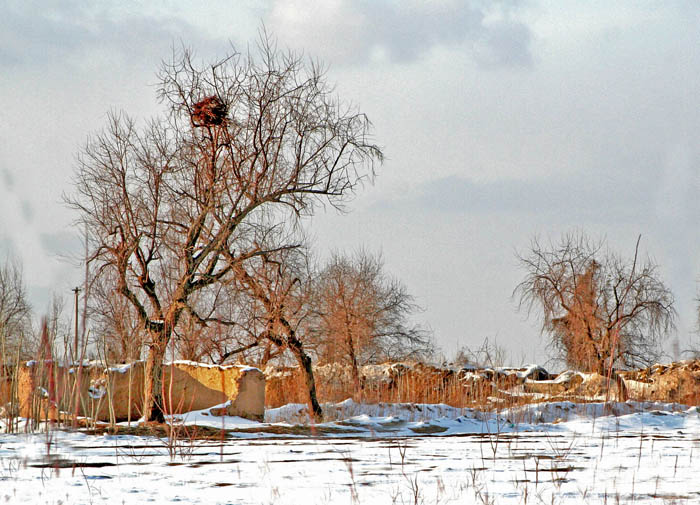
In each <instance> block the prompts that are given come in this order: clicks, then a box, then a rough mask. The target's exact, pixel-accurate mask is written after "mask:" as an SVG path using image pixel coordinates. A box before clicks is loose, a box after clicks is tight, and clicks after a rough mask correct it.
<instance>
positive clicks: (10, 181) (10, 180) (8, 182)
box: [2, 168, 15, 190]
mask: <svg viewBox="0 0 700 505" xmlns="http://www.w3.org/2000/svg"><path fill="white" fill-rule="evenodd" d="M2 180H3V182H4V183H5V188H6V189H10V190H11V189H12V188H13V187H14V185H15V178H14V177H13V176H12V174H11V173H10V171H9V170H8V169H6V168H3V169H2Z"/></svg>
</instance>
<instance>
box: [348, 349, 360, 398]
mask: <svg viewBox="0 0 700 505" xmlns="http://www.w3.org/2000/svg"><path fill="white" fill-rule="evenodd" d="M346 342H347V344H348V354H350V365H351V366H352V381H353V383H354V385H355V395H357V394H359V392H360V389H362V384H361V383H360V367H359V365H358V363H357V355H356V354H355V346H354V345H353V342H352V335H348V336H347V339H346ZM355 400H357V398H355Z"/></svg>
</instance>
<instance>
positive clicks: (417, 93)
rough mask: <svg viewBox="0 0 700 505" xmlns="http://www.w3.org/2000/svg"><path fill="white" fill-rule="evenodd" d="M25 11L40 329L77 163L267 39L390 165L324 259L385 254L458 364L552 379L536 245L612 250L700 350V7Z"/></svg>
mask: <svg viewBox="0 0 700 505" xmlns="http://www.w3.org/2000/svg"><path fill="white" fill-rule="evenodd" d="M94 3H95V4H99V6H86V5H85V4H88V2H82V1H78V0H76V1H67V0H56V1H32V0H20V1H14V0H9V1H5V2H3V4H2V7H0V121H1V125H2V129H1V130H0V132H1V133H0V216H1V217H0V249H1V250H0V254H3V253H10V254H13V255H15V256H17V257H19V258H21V260H22V262H23V265H24V271H25V278H26V281H27V284H28V285H29V289H30V292H31V297H32V303H33V305H34V307H35V309H36V311H37V312H39V313H41V312H42V311H44V310H45V309H46V306H47V304H48V299H49V297H50V294H51V293H52V292H56V293H59V294H61V295H65V296H66V297H68V296H70V289H71V288H72V287H73V286H74V285H76V284H78V283H79V282H80V281H79V279H80V270H79V269H78V268H76V267H75V266H74V265H72V264H71V263H70V262H66V261H65V260H64V259H63V256H65V255H70V254H71V253H72V254H75V253H76V251H79V250H80V241H79V239H78V233H77V232H76V230H74V229H73V228H72V226H71V222H72V220H73V219H74V217H75V216H73V215H72V214H71V211H69V210H68V209H67V208H65V206H64V205H63V204H62V194H63V193H69V192H71V191H72V186H71V177H72V173H73V168H74V160H75V155H76V153H77V152H78V151H79V149H80V148H81V146H82V145H83V144H84V143H85V140H86V138H87V136H88V135H89V134H90V133H91V132H94V131H96V130H98V129H100V128H101V127H102V126H103V125H104V124H105V121H106V115H107V112H108V111H111V110H122V109H123V110H125V111H127V112H129V113H130V114H131V115H133V116H137V117H144V118H146V117H149V116H153V115H155V114H158V113H159V111H160V110H161V108H160V106H159V104H158V103H157V101H156V98H155V90H154V87H153V84H154V83H155V81H156V79H155V72H156V70H157V68H158V66H159V63H160V61H161V60H162V59H164V58H167V57H168V55H169V54H170V52H171V48H172V47H173V46H179V45H180V44H183V43H184V44H185V45H187V46H190V47H191V48H193V49H195V51H196V52H197V54H198V56H200V57H201V58H202V59H203V60H212V59H213V58H216V57H221V56H223V55H225V54H226V53H227V51H229V50H230V46H231V44H232V45H234V46H236V47H238V48H245V46H246V44H248V43H251V42H253V41H254V40H255V37H256V32H257V30H258V29H259V27H260V26H261V23H264V25H265V26H266V27H267V29H268V30H269V31H270V32H272V33H273V34H274V35H275V36H276V37H277V38H278V39H279V41H280V43H281V44H283V45H286V46H289V47H292V48H294V49H299V50H302V51H304V53H305V54H308V55H310V56H313V57H318V58H320V59H321V60H322V61H324V62H325V63H326V64H327V65H328V66H329V71H328V78H329V81H330V82H332V83H335V84H336V88H337V91H338V94H339V95H340V96H341V97H342V98H344V99H345V100H347V101H351V102H352V103H354V104H357V105H358V106H359V108H360V109H361V110H363V111H364V112H366V113H367V115H368V116H369V118H370V119H371V120H372V122H373V123H374V126H375V137H376V140H377V142H378V143H379V144H381V145H382V146H383V148H384V151H385V154H386V156H387V160H386V162H385V164H384V165H383V166H382V167H381V168H380V170H379V171H378V177H377V179H376V181H375V182H374V184H371V185H369V184H368V185H366V186H365V188H364V189H363V190H362V191H361V192H360V193H359V194H358V195H357V197H356V198H355V200H354V201H353V202H352V203H351V205H350V206H349V209H350V211H351V212H350V213H349V214H347V215H338V214H337V213H335V212H331V211H328V212H327V213H321V214H319V215H318V216H316V217H315V218H314V220H313V222H312V223H309V229H310V230H311V233H312V234H313V236H314V237H315V244H316V247H317V250H318V251H319V252H320V254H321V255H327V254H328V253H329V251H331V250H334V249H335V250H340V251H344V250H349V251H351V250H354V249H356V248H358V247H361V246H363V247H365V248H367V249H369V250H370V251H378V252H381V253H382V254H383V256H384V259H385V263H386V267H387V269H388V270H389V271H390V272H391V273H392V274H393V275H395V276H396V277H398V278H399V279H401V280H402V281H403V282H404V283H405V284H406V286H407V287H408V289H409V291H410V292H411V293H412V294H413V295H414V296H415V297H416V299H417V301H418V303H419V304H420V305H422V306H423V307H424V308H425V311H424V312H423V313H422V314H420V315H419V316H418V319H419V320H420V321H422V322H424V323H425V324H426V325H428V326H429V327H431V328H432V329H433V331H434V333H435V337H436V341H437V343H438V344H439V345H440V346H441V347H442V349H443V351H444V353H445V354H446V355H447V356H448V357H449V356H451V355H452V354H453V353H454V351H455V350H456V348H458V347H459V346H462V345H466V346H470V347H476V346H478V345H479V344H480V343H481V342H482V341H483V340H484V338H487V337H488V338H490V339H495V340H496V341H497V342H498V344H499V345H502V346H505V347H507V348H508V349H509V351H510V355H511V359H512V361H513V362H514V363H515V362H522V361H528V362H530V361H539V362H543V361H544V359H545V350H544V345H543V344H544V341H543V340H542V339H541V337H540V336H539V321H538V320H537V318H536V315H532V316H531V317H530V319H526V314H522V313H518V312H517V311H516V304H515V303H514V301H513V300H512V299H511V293H512V290H513V288H514V287H515V285H516V284H517V283H518V281H519V280H520V278H521V277H522V275H523V272H522V271H520V270H519V269H518V266H517V261H516V257H515V252H516V251H523V250H525V249H526V248H527V246H528V244H529V242H530V240H531V238H532V237H533V236H535V235H538V236H540V237H543V238H545V239H547V238H549V237H552V238H553V239H556V238H558V237H559V236H561V234H562V233H565V232H567V231H571V230H582V231H584V232H586V233H589V234H590V235H592V236H593V237H598V238H601V237H604V238H607V240H608V243H609V244H610V246H611V248H612V249H614V250H616V251H617V252H619V253H621V254H623V255H626V256H630V257H631V256H632V255H633V253H634V245H635V241H636V238H637V236H638V235H639V234H641V235H642V243H641V244H642V251H643V253H644V254H645V255H646V254H648V255H649V256H651V257H652V258H653V259H655V260H656V261H657V262H658V263H659V264H660V273H661V275H662V277H663V279H664V280H665V282H666V283H667V284H668V285H669V287H670V288H671V289H672V290H673V292H674V294H675V296H676V299H677V309H678V312H679V315H680V317H679V324H678V337H679V339H680V342H681V348H683V347H687V345H688V344H689V343H690V342H691V341H697V340H698V338H697V336H696V334H695V333H694V331H695V328H696V311H697V304H696V301H695V298H696V297H697V289H698V280H699V278H700V3H697V2H694V1H691V0H688V1H676V2H673V1H668V2H658V1H648V2H644V1H639V0H634V1H632V0H630V1H627V2H625V1H618V2H608V1H600V2H595V1H591V2H578V1H570V2H567V1H562V0H557V1H551V2H539V1H536V0H532V1H527V0H524V1H518V0H502V1H495V2H494V1H484V2H462V1H449V0H444V1H441V0H436V1H425V2H420V1H413V0H395V1H391V0H356V1H351V0H271V1H267V2H265V1H262V0H260V1H254V0H247V1H245V0H244V1H236V2H231V1H228V0H227V1H224V0H217V1H211V0H210V1H208V2H202V3H201V5H202V7H200V8H193V7H191V4H200V2H191V3H190V2H178V1H175V0H170V1H143V2H141V1H134V0H132V1H129V0H119V1H114V2H112V1H108V0H103V1H101V2H94Z"/></svg>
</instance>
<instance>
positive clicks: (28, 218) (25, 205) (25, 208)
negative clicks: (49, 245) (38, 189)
mask: <svg viewBox="0 0 700 505" xmlns="http://www.w3.org/2000/svg"><path fill="white" fill-rule="evenodd" d="M20 211H21V212H22V217H24V221H25V222H27V223H31V222H32V221H33V220H34V208H33V207H32V204H31V202H30V201H29V200H22V202H21V203H20Z"/></svg>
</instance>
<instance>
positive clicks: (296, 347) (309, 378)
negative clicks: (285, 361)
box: [288, 335, 323, 421]
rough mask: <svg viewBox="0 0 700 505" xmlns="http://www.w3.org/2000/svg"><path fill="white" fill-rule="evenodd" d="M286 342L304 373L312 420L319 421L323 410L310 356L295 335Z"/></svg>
mask: <svg viewBox="0 0 700 505" xmlns="http://www.w3.org/2000/svg"><path fill="white" fill-rule="evenodd" d="M288 342H289V349H290V350H291V351H292V353H293V354H294V357H295V358H296V359H297V362H298V363H299V366H300V367H301V370H302V373H303V374H304V382H305V383H306V390H307V391H308V393H309V404H310V406H311V415H312V417H313V418H314V420H316V421H320V420H321V419H322V418H323V411H322V410H321V405H320V404H319V403H318V398H317V397H316V381H315V379H314V370H313V367H312V366H311V358H310V357H309V355H308V354H306V352H305V351H304V348H303V346H302V344H301V342H300V341H299V340H298V339H297V338H296V337H295V336H293V335H292V336H290V338H289V340H288Z"/></svg>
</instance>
